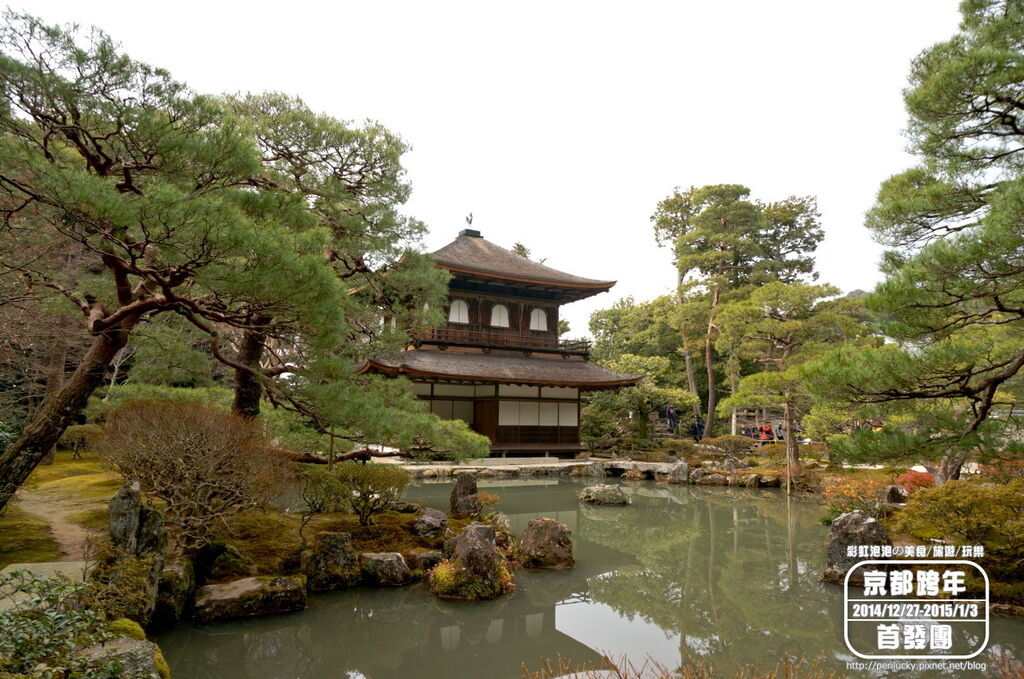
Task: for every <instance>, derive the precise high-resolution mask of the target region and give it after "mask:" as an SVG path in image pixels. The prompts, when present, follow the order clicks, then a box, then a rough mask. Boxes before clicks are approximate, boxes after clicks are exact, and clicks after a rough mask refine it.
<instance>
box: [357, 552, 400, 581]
mask: <svg viewBox="0 0 1024 679" xmlns="http://www.w3.org/2000/svg"><path fill="white" fill-rule="evenodd" d="M359 566H360V568H361V569H362V572H363V581H364V582H366V583H367V584H370V585H379V586H381V587H393V586H397V585H407V584H409V583H410V582H412V572H411V571H410V570H409V565H408V564H406V563H405V559H404V558H403V557H402V555H401V554H399V553H398V552H381V553H372V552H364V553H363V554H360V555H359Z"/></svg>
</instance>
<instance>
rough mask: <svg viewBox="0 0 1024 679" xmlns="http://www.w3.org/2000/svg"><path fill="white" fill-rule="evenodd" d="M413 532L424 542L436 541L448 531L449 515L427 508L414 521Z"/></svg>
mask: <svg viewBox="0 0 1024 679" xmlns="http://www.w3.org/2000/svg"><path fill="white" fill-rule="evenodd" d="M473 499H474V500H475V499H476V498H473ZM412 530H413V532H414V533H416V535H418V536H420V537H421V538H423V539H424V540H436V539H437V538H439V537H441V536H442V535H444V532H445V531H446V530H448V515H447V514H445V513H444V512H442V511H441V510H440V509H434V508H433V507H427V508H426V509H424V510H423V513H422V514H421V515H420V516H417V517H416V518H415V519H413V522H412Z"/></svg>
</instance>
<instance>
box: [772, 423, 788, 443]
mask: <svg viewBox="0 0 1024 679" xmlns="http://www.w3.org/2000/svg"><path fill="white" fill-rule="evenodd" d="M784 431H785V430H784V429H783V428H782V424H781V423H780V424H776V425H775V438H776V439H777V440H779V441H785V440H786V436H785V433H784Z"/></svg>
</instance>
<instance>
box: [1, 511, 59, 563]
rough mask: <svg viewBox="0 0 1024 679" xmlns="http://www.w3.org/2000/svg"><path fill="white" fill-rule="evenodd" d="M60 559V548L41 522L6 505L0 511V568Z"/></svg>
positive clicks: (46, 526)
mask: <svg viewBox="0 0 1024 679" xmlns="http://www.w3.org/2000/svg"><path fill="white" fill-rule="evenodd" d="M59 558H60V547H58V545H57V542H56V541H55V540H54V539H53V536H52V535H51V534H50V529H49V526H48V525H47V523H46V522H45V521H43V520H42V519H40V518H37V517H35V516H32V515H31V514H29V513H27V512H25V511H23V510H21V509H19V508H18V506H17V504H15V503H14V502H12V503H9V504H8V505H7V507H6V509H4V511H3V512H0V568H2V567H4V566H7V565H10V564H12V563H39V562H42V561H56V560H57V559H59Z"/></svg>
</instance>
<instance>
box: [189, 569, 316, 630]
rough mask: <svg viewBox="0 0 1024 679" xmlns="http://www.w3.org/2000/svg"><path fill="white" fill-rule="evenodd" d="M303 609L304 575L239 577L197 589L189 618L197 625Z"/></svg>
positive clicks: (304, 594) (304, 602) (304, 604)
mask: <svg viewBox="0 0 1024 679" xmlns="http://www.w3.org/2000/svg"><path fill="white" fill-rule="evenodd" d="M305 607H306V577H305V576H304V575H290V576H286V575H280V576H261V577H252V578H242V579H241V580H234V581H232V582H225V583H218V584H212V585H205V586H203V587H200V588H199V590H198V591H197V592H196V600H195V605H194V607H193V608H194V613H193V619H194V620H195V621H196V622H200V623H204V622H219V621H221V620H234V619H237V618H251V617H257V616H262V615H276V614H279V613H289V612H291V611H299V610H302V609H303V608H305Z"/></svg>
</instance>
